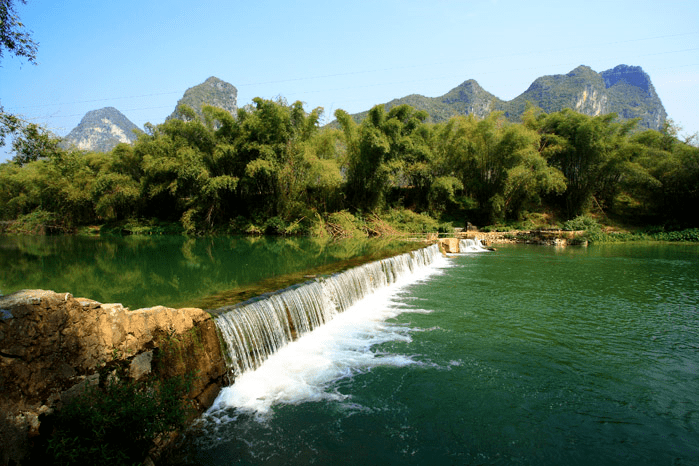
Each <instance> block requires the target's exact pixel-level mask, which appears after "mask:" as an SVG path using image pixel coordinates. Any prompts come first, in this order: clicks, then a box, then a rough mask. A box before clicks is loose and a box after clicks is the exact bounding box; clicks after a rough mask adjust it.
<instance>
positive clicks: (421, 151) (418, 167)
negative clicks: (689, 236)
mask: <svg viewBox="0 0 699 466" xmlns="http://www.w3.org/2000/svg"><path fill="white" fill-rule="evenodd" d="M253 102H254V105H251V106H248V107H246V108H244V109H239V110H238V111H237V114H236V115H235V116H234V115H232V114H230V113H228V112H227V111H225V110H223V109H221V108H217V107H211V106H205V107H204V108H203V110H202V117H200V116H199V115H198V114H197V113H196V112H194V111H193V110H192V109H190V108H188V107H186V106H182V107H181V111H182V113H183V114H186V115H189V117H188V118H187V121H183V120H180V119H170V120H168V121H166V122H165V123H164V124H162V125H157V126H153V125H146V130H147V131H146V132H145V133H143V134H140V135H139V137H138V140H137V141H136V142H135V143H134V144H133V145H126V144H120V145H118V146H116V147H115V148H114V149H113V150H112V151H111V152H108V153H94V152H79V151H75V150H67V149H64V148H61V147H60V146H59V145H57V144H56V140H55V139H54V138H52V137H51V135H50V134H48V133H45V132H42V131H41V130H39V129H37V128H31V127H30V126H29V125H27V124H25V123H24V122H21V121H19V120H14V119H12V118H11V117H9V116H6V117H5V122H6V124H5V126H3V127H4V128H11V129H12V131H14V132H15V133H16V135H17V138H16V140H15V141H17V140H21V141H22V142H21V144H16V145H15V146H13V147H14V148H15V152H16V154H17V155H16V160H15V161H14V162H12V163H5V164H1V165H0V220H4V221H10V222H15V223H16V224H17V225H19V226H20V230H22V231H37V232H38V231H44V232H46V231H70V230H72V229H75V228H77V227H80V226H83V225H89V224H95V223H103V224H104V223H106V224H108V225H109V228H111V229H112V230H114V229H116V230H121V231H165V229H163V228H161V227H160V226H158V225H172V224H173V223H175V222H176V223H179V225H180V228H181V229H182V230H183V231H185V232H186V233H187V234H206V233H212V232H231V231H235V232H244V233H249V234H264V233H266V234H279V235H298V234H308V233H312V234H315V235H320V236H323V235H326V234H334V235H340V236H354V235H375V234H385V235H389V234H393V232H394V231H395V230H400V229H402V230H403V231H423V232H432V231H436V230H438V229H440V228H442V227H440V226H439V224H440V221H441V222H442V223H445V222H448V223H450V224H453V225H456V226H460V225H463V223H464V222H465V220H466V219H468V220H469V221H471V222H473V223H476V224H478V225H487V224H497V225H503V224H505V223H507V224H509V225H515V224H517V225H525V224H527V225H528V224H537V225H538V224H539V223H541V222H539V221H538V220H537V221H534V220H533V219H535V217H536V215H540V216H541V215H542V214H541V213H542V212H547V216H546V218H547V220H546V222H548V223H552V222H553V223H555V221H557V220H555V221H554V220H553V219H554V218H556V219H560V220H561V221H565V220H568V219H575V218H578V217H580V216H581V215H586V214H589V213H591V212H595V213H596V214H605V215H607V214H608V215H615V216H617V217H622V218H626V219H631V220H632V221H633V220H636V221H641V222H642V223H646V224H651V223H656V224H664V225H666V226H667V227H668V228H669V229H678V228H680V229H681V228H686V227H693V226H696V225H697V224H699V217H698V216H697V214H696V209H695V208H694V207H695V206H696V203H697V202H698V201H699V192H698V191H697V186H699V148H696V147H694V146H692V145H690V144H687V143H686V142H681V141H679V140H678V139H677V130H676V128H674V127H673V126H672V125H667V126H666V127H664V128H663V131H661V132H658V131H653V130H647V131H644V132H640V133H636V134H632V130H633V128H634V125H635V121H628V122H625V123H619V122H617V121H616V120H615V119H614V116H613V115H606V116H595V117H591V116H587V115H583V114H580V113H576V112H574V111H572V110H569V109H567V110H563V111H561V112H556V113H551V114H546V113H543V112H542V111H541V110H537V109H535V108H531V107H530V108H529V109H528V110H527V111H526V112H525V113H524V114H523V117H522V123H512V122H510V121H508V120H507V119H506V118H505V116H504V115H503V114H502V113H498V112H495V113H491V114H489V115H488V116H487V117H485V118H481V119H479V118H476V117H475V116H472V115H470V116H466V117H464V116H457V117H453V118H451V119H450V120H449V121H447V122H445V123H437V124H433V123H429V122H428V121H427V120H428V115H427V113H426V112H424V111H420V110H416V109H415V108H413V107H410V106H408V105H400V106H396V107H393V108H391V110H390V111H386V110H385V109H384V108H383V107H382V106H376V107H374V108H373V109H372V110H371V111H370V112H369V113H368V115H367V118H366V119H365V120H364V121H362V122H361V123H360V124H357V123H356V122H355V121H354V120H353V119H352V117H351V116H350V115H349V114H347V113H346V112H344V111H342V110H338V111H337V112H336V113H335V115H336V117H337V120H338V122H339V125H340V129H336V128H324V129H320V128H319V126H318V122H319V120H320V117H321V115H322V109H320V108H318V109H314V110H313V111H311V112H307V111H305V110H304V109H303V105H302V104H301V103H300V102H294V103H293V104H288V103H287V102H285V101H284V100H281V99H278V100H265V99H259V98H257V99H254V101H253ZM399 212H400V213H401V214H398V213H399ZM406 212H411V213H412V214H414V215H417V216H419V217H420V220H419V221H417V222H414V221H413V220H407V218H408V217H407V216H408V214H407V213H406ZM412 214H411V215H412ZM423 215H426V216H428V217H423ZM401 216H402V217H404V218H405V219H406V220H405V221H402V220H396V221H394V219H393V218H392V217H396V219H397V218H398V217H401ZM430 217H431V219H432V220H433V221H429V222H428V221H426V220H425V218H430ZM41 219H43V220H41ZM40 221H44V222H46V224H45V226H47V227H48V228H44V227H42V226H41V225H40V223H37V222H40ZM418 224H419V226H418ZM22 225H24V226H22ZM152 225H156V227H152ZM3 228H4V229H5V230H6V231H8V230H9V231H12V228H8V227H5V226H3ZM444 228H446V227H444ZM17 231H19V230H17ZM169 231H171V230H169Z"/></svg>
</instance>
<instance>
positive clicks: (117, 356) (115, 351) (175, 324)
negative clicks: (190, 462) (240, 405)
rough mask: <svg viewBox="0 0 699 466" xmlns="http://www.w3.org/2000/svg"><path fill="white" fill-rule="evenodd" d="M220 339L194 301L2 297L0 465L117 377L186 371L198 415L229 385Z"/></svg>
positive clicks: (448, 243)
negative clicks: (138, 305) (173, 304)
mask: <svg viewBox="0 0 699 466" xmlns="http://www.w3.org/2000/svg"><path fill="white" fill-rule="evenodd" d="M440 249H441V250H442V251H443V252H445V253H453V252H459V239H446V240H445V239H443V240H440ZM219 338H220V335H219V330H218V329H217V326H216V323H215V321H214V318H213V317H212V315H211V314H209V313H208V312H206V311H204V310H202V309H199V308H183V309H172V308H167V307H163V306H156V307H152V308H146V309H137V310H134V311H130V310H129V309H127V308H124V307H123V306H122V305H121V304H102V303H99V302H97V301H93V300H90V299H86V298H74V297H73V296H72V295H71V294H70V293H56V292H53V291H45V290H22V291H18V292H15V293H12V294H9V295H7V296H0V445H2V447H3V448H2V449H1V451H0V466H4V465H8V464H23V460H24V459H25V458H26V457H27V455H28V453H29V452H30V451H31V449H32V448H33V447H34V446H35V444H36V443H37V442H39V441H40V440H41V439H42V438H44V439H45V437H46V436H47V435H49V434H50V431H48V430H49V429H50V428H49V427H46V428H42V425H49V426H50V424H51V423H50V422H44V421H47V420H49V419H50V417H51V415H52V414H53V413H54V412H55V411H56V410H60V409H61V408H62V406H63V405H64V404H65V403H67V402H69V401H70V400H72V399H74V398H75V397H78V396H80V395H81V394H82V393H84V391H85V390H86V389H87V387H90V386H100V385H101V386H104V385H105V384H106V383H107V381H108V380H109V379H110V378H113V377H115V376H116V375H117V374H121V376H122V377H127V378H129V379H131V380H144V379H148V378H156V379H161V380H165V379H168V378H170V377H176V376H190V377H191V376H193V380H192V384H191V388H190V391H189V393H187V395H186V402H187V403H189V405H190V406H191V407H192V408H194V409H193V410H192V411H193V412H194V413H199V414H200V413H202V412H203V411H205V410H206V409H207V408H208V407H210V406H211V405H212V403H213V402H214V400H215V398H216V396H217V395H218V393H219V391H220V389H221V387H222V385H225V383H226V382H228V380H226V379H227V377H228V374H229V368H228V367H227V364H226V361H225V357H224V355H223V354H222V350H221V343H220V339H219Z"/></svg>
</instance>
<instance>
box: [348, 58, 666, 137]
mask: <svg viewBox="0 0 699 466" xmlns="http://www.w3.org/2000/svg"><path fill="white" fill-rule="evenodd" d="M527 102H531V103H532V104H533V105H535V106H537V107H540V108H541V109H543V110H544V111H545V112H547V113H552V112H557V111H559V110H563V109H564V108H571V109H573V110H576V111H578V112H580V113H584V114H586V115H591V116H595V115H604V114H607V113H616V114H618V115H619V117H620V118H621V119H623V120H627V119H630V118H637V117H640V118H641V121H640V122H639V127H643V128H651V129H656V130H657V129H660V128H661V127H662V125H663V123H664V122H665V119H666V118H667V113H666V112H665V108H664V107H663V104H662V102H661V101H660V98H659V97H658V94H657V93H656V92H655V88H654V87H653V84H652V83H651V80H650V77H649V76H648V74H646V73H645V72H644V71H643V69H641V67H640V66H627V65H619V66H617V67H615V68H613V69H611V70H607V71H603V72H602V73H597V72H595V71H593V70H592V69H591V68H590V67H588V66H579V67H577V68H575V69H574V70H573V71H571V72H570V73H568V74H565V75H561V74H558V75H553V76H542V77H540V78H537V79H536V80H535V81H534V82H533V83H532V84H531V85H530V86H529V88H528V89H527V90H526V91H525V92H523V93H522V94H520V95H519V96H517V97H515V98H514V99H512V100H510V101H503V100H500V99H499V98H497V97H495V96H494V95H493V94H491V93H489V92H487V91H485V90H484V89H483V88H482V87H481V86H479V85H478V83H477V82H476V81H474V80H472V79H471V80H468V81H466V82H464V83H463V84H461V85H459V86H458V87H455V88H454V89H452V90H451V91H449V92H447V93H446V94H444V95H443V96H441V97H424V96H421V95H416V94H412V95H409V96H407V97H403V98H400V99H394V100H392V101H390V102H388V103H386V104H384V105H385V107H386V109H387V110H389V109H391V108H393V107H395V106H398V105H402V104H409V105H412V106H413V107H415V108H418V109H421V110H425V111H427V112H428V113H429V114H430V117H431V119H432V121H434V122H438V121H445V120H447V119H449V118H450V117H452V116H454V115H468V114H474V115H476V116H478V117H481V118H482V117H485V116H486V115H488V114H489V113H490V112H492V111H502V112H504V113H505V115H506V116H507V117H508V118H510V119H512V120H517V119H519V118H520V116H521V115H522V113H524V110H525V109H526V106H527ZM366 114H367V112H362V113H357V114H355V115H353V117H354V118H355V120H357V121H360V120H362V119H364V117H365V116H366Z"/></svg>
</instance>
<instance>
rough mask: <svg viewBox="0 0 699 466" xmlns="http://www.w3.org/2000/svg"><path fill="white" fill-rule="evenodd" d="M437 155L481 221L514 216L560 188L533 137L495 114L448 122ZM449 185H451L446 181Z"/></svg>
mask: <svg viewBox="0 0 699 466" xmlns="http://www.w3.org/2000/svg"><path fill="white" fill-rule="evenodd" d="M438 139H439V141H440V144H441V146H442V147H441V151H442V152H443V153H446V154H447V156H446V160H447V162H448V164H449V165H450V166H451V167H452V169H453V172H454V174H455V175H456V177H457V178H458V179H459V180H460V181H461V184H462V186H463V189H464V190H465V192H466V193H467V194H468V195H469V196H472V197H473V198H474V199H475V200H476V202H477V204H478V208H479V211H480V215H481V219H482V221H485V222H495V221H497V220H501V219H503V218H505V217H510V218H518V217H519V216H520V215H521V213H522V210H523V209H524V207H527V206H528V205H529V204H531V203H534V204H535V203H537V202H538V200H539V196H540V195H541V194H545V193H548V192H551V191H554V192H557V191H561V190H562V189H563V187H564V185H563V177H562V175H561V173H560V172H559V171H558V170H556V169H554V168H552V167H550V166H548V164H547V163H546V159H545V158H544V156H543V155H542V154H541V152H540V151H539V148H540V145H539V135H538V134H537V133H536V131H533V130H531V129H529V128H527V127H525V126H524V125H521V124H510V123H508V122H507V120H505V119H504V117H503V116H502V114H500V113H492V114H491V115H489V116H488V117H487V118H485V119H482V120H478V119H477V118H476V117H475V116H473V115H469V116H466V117H455V118H452V119H451V120H450V121H449V122H448V123H447V124H446V125H444V126H443V128H442V129H441V130H440V134H439V135H438ZM452 186H454V184H453V183H452Z"/></svg>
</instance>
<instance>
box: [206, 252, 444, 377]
mask: <svg viewBox="0 0 699 466" xmlns="http://www.w3.org/2000/svg"><path fill="white" fill-rule="evenodd" d="M440 256H441V254H440V252H439V248H438V246H437V245H432V246H429V247H426V248H422V249H419V250H416V251H412V252H409V253H405V254H401V255H399V256H395V257H391V258H388V259H382V260H380V261H376V262H371V263H367V264H364V265H362V266H359V267H356V268H353V269H350V270H346V271H344V272H341V273H337V274H334V275H331V276H329V277H326V278H318V279H315V280H313V281H309V282H307V283H304V284H301V285H298V286H295V287H291V288H288V289H285V290H282V291H280V292H276V293H273V294H269V295H266V296H262V297H260V298H256V299H254V300H252V301H248V302H245V303H242V304H238V305H235V306H230V307H223V308H220V309H217V310H216V311H215V314H217V316H216V324H217V326H218V328H219V330H220V333H221V336H222V339H223V341H224V343H225V350H226V353H227V361H228V365H229V369H230V371H231V373H232V375H233V376H234V377H237V376H239V375H241V374H243V373H244V372H246V371H251V370H254V369H256V368H257V367H259V366H260V364H261V363H262V362H264V361H265V360H266V359H267V358H268V357H269V356H271V355H272V354H274V353H275V352H277V351H278V350H279V349H281V348H282V347H284V346H286V345H287V344H288V343H290V342H291V341H292V340H294V339H296V338H297V337H298V336H300V335H302V334H304V333H308V332H310V331H311V330H313V329H315V328H317V327H318V326H320V325H322V324H324V323H326V322H328V321H329V320H331V319H332V318H333V317H334V316H335V315H337V314H338V313H341V312H344V311H345V310H346V309H347V308H349V307H350V306H352V305H353V304H354V303H356V302H357V301H359V300H361V299H362V298H364V297H366V296H367V295H368V294H370V293H371V292H373V291H374V290H377V289H379V288H382V287H385V286H387V285H390V284H392V283H395V282H396V281H397V280H398V279H400V278H401V277H404V276H406V275H410V274H411V273H413V272H414V271H415V270H416V269H419V268H421V267H425V266H427V265H429V264H431V263H432V262H434V260H435V258H437V257H440Z"/></svg>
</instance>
